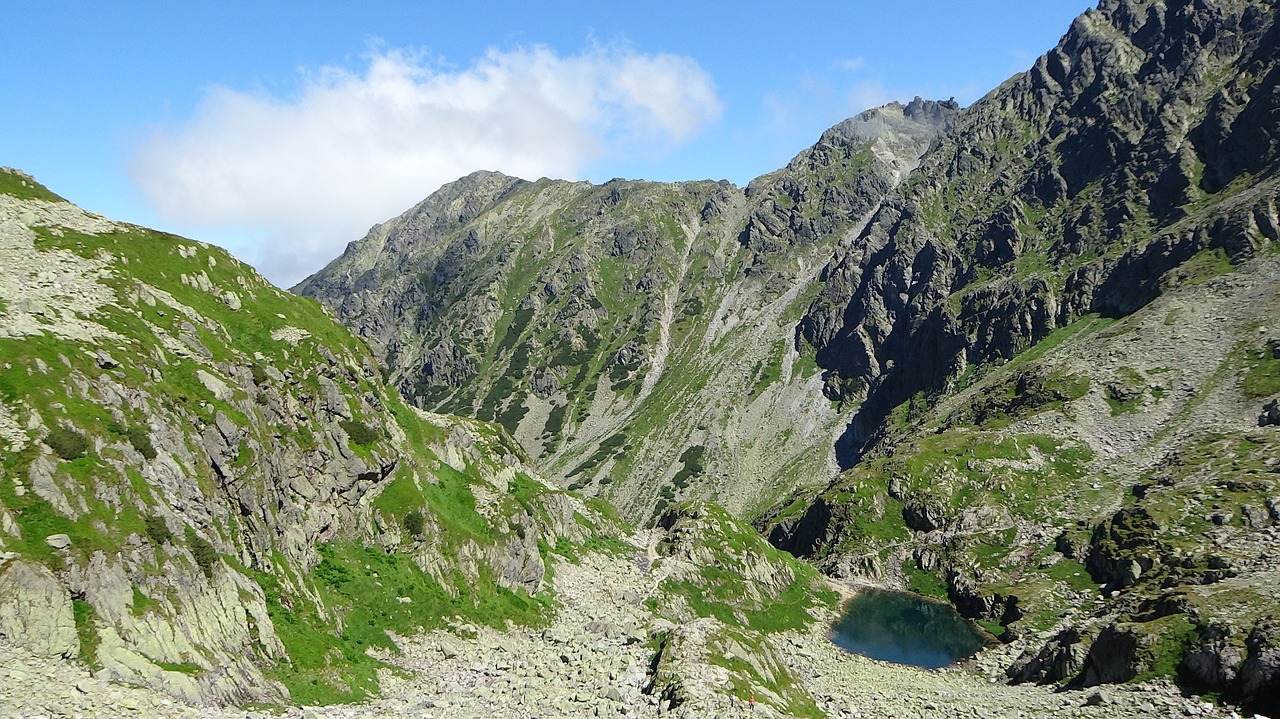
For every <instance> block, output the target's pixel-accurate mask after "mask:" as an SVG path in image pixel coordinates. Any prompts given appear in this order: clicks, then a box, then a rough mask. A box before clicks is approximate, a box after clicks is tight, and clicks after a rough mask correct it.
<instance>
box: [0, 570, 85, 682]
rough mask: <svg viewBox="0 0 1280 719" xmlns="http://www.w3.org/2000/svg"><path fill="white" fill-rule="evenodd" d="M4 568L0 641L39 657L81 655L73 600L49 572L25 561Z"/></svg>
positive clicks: (0, 575) (0, 580)
mask: <svg viewBox="0 0 1280 719" xmlns="http://www.w3.org/2000/svg"><path fill="white" fill-rule="evenodd" d="M5 564H6V565H7V566H5V565H0V637H3V638H5V639H6V640H8V641H10V642H12V643H14V644H16V645H18V646H20V647H24V648H26V649H28V650H30V651H31V652H33V653H35V654H39V655H42V656H51V657H64V658H68V657H74V656H76V655H78V654H79V652H80V639H79V637H78V636H77V635H76V623H75V617H74V615H73V613H72V609H71V596H70V595H69V594H68V593H67V590H66V589H65V588H64V587H63V586H62V584H61V583H60V582H59V581H58V580H57V578H56V577H54V576H53V573H52V572H50V571H49V570H48V569H47V568H45V567H43V566H41V565H39V564H31V563H29V562H24V561H21V560H17V561H14V560H12V559H10V560H6V563H5Z"/></svg>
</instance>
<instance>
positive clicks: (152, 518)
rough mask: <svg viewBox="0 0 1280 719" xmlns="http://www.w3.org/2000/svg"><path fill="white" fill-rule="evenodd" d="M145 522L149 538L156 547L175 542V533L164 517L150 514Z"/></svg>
mask: <svg viewBox="0 0 1280 719" xmlns="http://www.w3.org/2000/svg"><path fill="white" fill-rule="evenodd" d="M145 521H146V526H147V536H148V537H150V538H151V541H152V543H154V544H155V545H156V546H159V545H161V544H168V543H169V542H171V541H173V532H172V531H170V529H169V525H168V523H167V522H165V521H164V517H161V516H160V515H158V514H148V515H147V518H146V520H145Z"/></svg>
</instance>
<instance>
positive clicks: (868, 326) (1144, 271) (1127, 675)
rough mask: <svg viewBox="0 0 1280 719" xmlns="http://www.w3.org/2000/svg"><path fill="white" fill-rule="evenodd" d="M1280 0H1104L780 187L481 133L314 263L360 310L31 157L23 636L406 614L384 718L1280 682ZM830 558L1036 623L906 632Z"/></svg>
mask: <svg viewBox="0 0 1280 719" xmlns="http://www.w3.org/2000/svg"><path fill="white" fill-rule="evenodd" d="M1276 10H1277V5H1276V3H1275V2H1274V1H1272V0H1198V1H1197V2H1193V3H1164V2H1158V1H1156V0H1107V1H1105V2H1102V3H1101V4H1100V5H1099V7H1098V8H1097V9H1095V10H1091V11H1089V12H1087V13H1085V14H1084V15H1083V16H1081V18H1079V19H1078V20H1077V21H1076V22H1075V23H1073V25H1072V26H1071V28H1070V29H1069V30H1068V32H1067V33H1066V35H1065V36H1064V37H1063V38H1062V40H1061V42H1060V43H1059V45H1058V46H1057V47H1055V48H1054V49H1053V50H1051V51H1050V52H1048V53H1046V54H1045V55H1044V56H1043V57H1041V58H1039V59H1038V60H1037V61H1036V62H1035V63H1034V65H1033V66H1032V67H1031V68H1030V69H1029V70H1028V71H1027V72H1025V73H1021V74H1019V75H1017V76H1015V77H1013V78H1011V79H1010V80H1009V81H1007V82H1005V83H1003V84H1002V85H1001V86H1000V87H998V88H996V89H995V90H993V91H992V92H991V93H989V94H987V95H986V96H985V97H983V98H982V99H981V100H979V101H978V102H976V103H974V104H973V105H971V106H969V107H966V108H960V107H959V106H958V105H957V104H956V103H955V102H954V101H945V102H937V101H928V100H922V99H920V98H917V99H915V100H913V101H912V102H910V103H907V104H900V103H891V104H889V105H886V106H884V107H881V108H875V109H872V110H868V111H867V112H864V113H862V114H860V115H858V116H857V117H854V118H850V119H848V120H845V121H844V122H842V123H840V124H839V125H837V126H835V127H833V128H831V129H830V130H828V131H827V132H825V133H823V134H822V136H821V137H820V138H819V139H818V140H817V142H816V143H815V144H814V145H813V146H812V147H810V148H807V149H805V150H804V151H802V152H800V153H799V154H798V155H797V156H796V157H795V158H794V159H793V160H792V161H791V162H790V163H788V165H787V166H786V167H784V168H781V169H779V170H777V171H775V172H772V173H768V174H766V175H763V176H761V177H759V178H756V179H755V180H753V181H752V182H751V183H750V184H749V185H748V186H747V187H746V188H738V187H735V186H734V185H732V184H730V183H727V182H710V181H705V182H682V183H652V182H639V181H627V180H614V181H610V182H608V183H605V184H603V185H593V184H591V183H584V182H564V181H553V180H548V179H545V178H544V179H540V180H537V181H526V180H521V179H517V178H512V177H507V176H505V175H502V174H500V173H494V172H478V173H473V174H472V175H468V176H467V177H465V178H461V179H459V180H458V181H456V182H454V183H450V184H449V185H446V186H445V187H443V188H441V189H440V190H439V191H437V192H436V193H433V194H432V195H431V196H430V197H428V198H426V199H425V200H424V201H423V202H421V203H419V204H418V205H416V206H415V207H413V208H410V209H409V210H408V211H406V212H405V213H403V214H402V215H400V216H398V217H396V218H394V219H391V220H389V221H387V222H385V223H382V224H380V225H378V226H376V227H374V228H372V229H371V230H370V232H369V233H368V235H367V236H366V237H365V238H363V239H361V240H358V241H356V242H353V243H352V244H351V245H350V246H349V247H348V248H347V250H346V252H344V254H343V255H342V256H341V257H339V258H337V259H335V260H334V262H333V263H331V264H330V265H329V266H328V267H326V268H325V269H323V270H321V271H320V272H319V273H317V274H316V275H314V276H312V277H310V278H308V279H307V280H305V281H304V282H303V283H301V284H300V285H299V286H298V288H296V289H297V291H298V292H300V293H302V294H306V295H309V296H311V297H314V298H316V299H318V300H319V301H321V302H323V303H324V304H325V305H326V306H327V307H328V308H330V309H332V311H333V313H334V314H336V316H337V317H339V318H340V319H341V320H342V321H343V322H344V323H346V325H347V327H348V328H349V330H348V329H344V328H342V327H339V326H337V325H336V324H334V323H333V322H332V320H331V319H330V315H329V313H327V312H325V311H323V310H322V309H321V308H320V307H319V305H317V304H316V303H314V302H311V301H309V300H307V299H305V298H299V297H294V296H290V295H287V294H284V293H281V292H279V291H277V290H275V289H274V288H272V287H270V286H269V285H268V284H266V283H265V281H263V280H262V279H261V278H260V277H258V276H257V275H256V273H253V272H252V271H251V270H250V269H249V268H246V267H244V266H242V265H240V264H239V263H237V262H235V261H234V260H233V259H231V258H230V257H229V256H227V255H225V253H221V252H220V251H218V250H216V249H214V248H210V247H208V246H206V245H203V244H200V243H196V242H192V241H189V240H183V239H182V238H175V237H171V236H167V235H162V234H160V233H153V232H150V231H147V230H143V229H142V228H137V227H133V226H129V225H119V224H116V223H112V222H110V221H109V220H107V219H105V218H101V217H97V216H93V215H88V214H87V213H83V212H81V211H79V210H78V209H77V208H75V207H74V206H72V205H69V204H68V203H65V202H60V201H58V198H57V197H56V196H53V195H52V193H49V192H48V191H47V190H45V189H44V188H42V187H40V186H39V185H38V183H35V182H34V180H31V178H28V177H26V176H23V175H20V174H15V173H12V172H0V243H3V244H2V245H0V248H2V249H3V254H4V256H5V260H6V261H5V263H4V264H3V265H0V350H3V357H4V358H5V359H4V362H3V363H0V444H3V445H4V447H3V449H4V454H3V455H0V469H3V476H0V551H2V552H3V553H2V554H0V637H3V638H4V640H5V641H7V642H10V643H13V642H17V643H20V644H21V645H23V646H25V647H26V648H27V650H28V651H36V652H39V653H43V654H44V655H46V657H48V656H49V655H53V656H62V655H78V656H80V657H82V659H83V661H85V662H86V664H85V666H88V667H91V668H92V669H93V671H95V672H97V673H98V675H99V676H100V677H103V678H111V679H119V680H126V681H130V682H134V683H138V684H143V685H146V686H150V687H155V688H161V689H163V690H165V691H167V692H170V693H172V694H176V695H178V696H181V697H184V698H185V699H187V700H190V701H199V702H210V703H228V702H229V703H236V702H244V701H249V700H265V701H283V700H285V698H286V696H287V697H288V699H289V700H290V701H294V702H307V703H320V702H329V701H333V700H335V699H338V698H352V697H360V696H365V695H367V693H368V692H371V691H373V690H374V688H375V687H376V686H377V685H376V670H377V669H378V667H379V666H381V664H379V662H382V661H393V660H392V659H391V658H390V657H391V655H390V654H385V653H378V652H379V651H384V650H385V651H393V647H392V645H391V642H392V641H395V642H400V644H399V645H398V646H402V647H404V648H405V650H406V654H405V655H404V656H403V657H402V658H401V659H400V660H395V661H399V662H400V666H402V667H405V668H407V669H408V670H409V671H411V672H413V673H414V676H416V677H418V680H419V681H420V682H421V683H420V684H413V683H409V684H407V685H396V686H399V687H400V688H399V689H394V690H393V692H394V693H393V696H390V697H387V698H386V699H384V700H383V701H384V702H385V703H382V704H378V705H376V712H378V713H382V714H387V715H403V714H408V713H415V712H416V713H427V714H430V713H432V712H433V710H435V709H442V710H444V711H453V710H455V709H456V710H458V711H463V709H465V711H472V710H475V711H474V713H484V712H485V711H488V713H490V714H495V713H499V714H513V715H514V714H521V713H534V712H535V711H536V713H539V714H543V713H546V714H550V715H555V716H579V715H582V714H584V713H612V712H617V711H619V708H620V707H621V708H622V710H623V711H624V712H627V711H629V712H631V713H632V714H639V715H645V716H648V715H657V714H659V713H663V712H665V713H668V714H674V715H675V716H690V717H692V716H702V715H730V714H732V713H733V712H734V711H737V710H738V709H741V706H739V705H735V702H737V701H739V700H740V699H741V696H742V695H743V694H744V692H751V694H750V695H752V696H757V697H758V698H760V700H761V702H760V704H761V706H759V707H757V711H758V712H759V713H761V714H763V715H768V716H772V715H792V716H815V715H821V714H824V713H825V714H827V715H829V716H849V715H854V714H870V713H879V714H885V715H889V716H894V715H903V716H919V715H921V714H924V713H927V714H930V715H932V714H938V713H941V714H944V715H956V716H970V715H972V714H973V713H975V712H976V713H977V714H978V715H980V716H985V715H1001V714H1007V713H1012V712H1014V711H1024V712H1031V713H1035V714H1045V715H1050V714H1052V715H1058V714H1068V715H1070V714H1074V715H1079V716H1165V715H1169V714H1174V713H1182V714H1186V715H1188V716H1190V715H1193V714H1207V715H1213V714H1214V713H1215V712H1216V713H1223V712H1221V711H1219V710H1218V709H1216V708H1212V707H1210V708H1205V707H1204V706H1202V705H1201V704H1200V702H1199V700H1198V699H1197V700H1188V699H1184V698H1183V697H1181V696H1177V692H1188V693H1206V694H1208V695H1210V696H1215V697H1220V698H1222V699H1223V700H1225V701H1228V702H1232V703H1235V704H1237V705H1239V706H1240V707H1242V708H1244V709H1246V710H1249V711H1258V712H1263V713H1267V714H1271V715H1274V713H1275V711H1276V708H1277V706H1280V694H1278V693H1277V691H1276V683H1275V678H1276V677H1277V676H1280V664H1278V663H1277V661H1276V657H1277V656H1280V626H1278V625H1277V623H1276V620H1275V616H1276V615H1277V613H1278V612H1280V581H1277V580H1280V560H1277V558H1276V557H1275V556H1273V555H1275V552H1274V544H1275V537H1276V534H1277V531H1280V500H1277V497H1280V476H1278V475H1277V472H1278V468H1280V434H1277V432H1280V334H1278V333H1277V332H1276V328H1275V322H1274V318H1275V317H1276V316H1280V259H1278V258H1280V254H1278V250H1277V248H1278V247H1280V175H1278V174H1277V167H1278V166H1280V140H1278V137H1280V130H1278V129H1277V128H1280V125H1278V124H1277V123H1276V122H1275V121H1274V120H1275V113H1276V112H1277V108H1280V69H1277V68H1278V67H1280V63H1278V62H1277V60H1278V57H1277V54H1278V53H1280V41H1278V40H1280V35H1278V33H1280V24H1278V23H1277V22H1276V15H1277V13H1276ZM366 343H367V344H366ZM378 365H381V366H380V367H378ZM402 397H403V399H402ZM406 401H407V404H411V405H417V409H413V408H411V407H409V406H407V404H406ZM452 415H464V416H469V417H472V419H461V418H459V417H456V416H452ZM490 423H492V424H490ZM512 440H514V441H512ZM533 466H537V467H539V469H540V471H541V472H542V474H544V475H545V476H547V477H549V478H550V481H546V482H544V481H542V480H540V479H538V476H539V475H538V473H535V472H533V470H532V469H531V468H532V467H533ZM584 496H589V497H592V499H585V498H584ZM600 499H606V500H609V501H611V502H613V503H614V504H616V505H617V506H618V507H619V510H618V511H619V513H620V514H621V515H622V516H625V517H627V518H630V519H632V520H634V521H635V523H636V524H637V525H638V526H639V527H640V531H637V532H634V533H632V532H631V531H630V529H629V528H628V527H626V526H625V525H624V524H623V523H622V522H621V521H620V520H618V519H617V517H616V515H615V513H614V511H613V510H612V509H611V508H610V507H609V506H608V505H607V504H605V503H603V502H601V501H599V500H600ZM706 500H711V501H714V502H716V503H718V504H719V505H723V507H721V506H717V505H716V504H711V503H709V502H707V501H706ZM744 520H749V521H750V522H752V523H753V524H754V528H755V531H753V529H752V528H750V527H748V526H747V525H746V524H744V523H743V521H744ZM762 535H763V537H767V538H768V541H769V543H771V544H772V545H773V546H768V545H766V544H765V542H764V540H763V538H762ZM781 550H785V552H784V551H781ZM793 555H794V556H793ZM795 556H800V557H803V558H804V559H805V560H807V562H808V563H804V562H800V561H797V560H796V559H795ZM814 567H817V568H819V569H821V570H822V571H823V572H824V573H825V574H826V575H827V577H829V578H831V579H834V580H835V581H837V582H841V583H844V584H846V585H856V584H859V583H864V582H870V583H874V584H879V585H887V586H891V587H899V588H906V589H910V590H912V591H916V592H919V593H922V594H927V595H931V596H933V597H935V598H938V599H939V600H942V601H947V602H949V603H951V604H953V605H955V607H956V608H957V609H958V610H959V611H960V612H961V613H963V614H964V615H965V616H967V617H969V618H972V619H974V620H976V621H979V622H981V623H982V624H983V626H984V628H985V629H987V630H988V631H990V632H991V633H992V634H995V635H998V636H999V637H1000V639H1001V640H1002V641H1003V642H1005V644H1003V645H1002V646H1000V647H998V648H996V649H993V650H989V651H987V652H985V653H984V654H982V655H980V656H979V657H978V659H977V660H975V662H974V664H975V666H976V667H977V669H976V671H978V672H980V673H981V674H980V675H974V674H970V673H966V672H952V673H946V674H938V675H932V674H930V675H927V676H924V675H919V674H913V673H911V672H909V671H908V670H903V671H904V672H905V673H898V672H896V671H890V670H884V669H883V668H881V669H874V668H868V667H869V666H870V665H868V664H866V663H864V662H860V660H856V659H849V658H847V657H842V656H840V655H839V654H837V653H835V651H834V650H833V649H832V648H831V647H830V646H829V645H827V644H826V643H825V639H824V636H825V635H824V632H825V629H824V622H826V621H829V620H830V619H831V618H832V616H833V611H834V606H835V601H836V600H835V597H834V596H833V595H832V594H830V593H829V592H827V591H825V581H826V580H825V579H824V578H822V577H820V576H819V575H818V574H817V573H816V572H815V571H814ZM553 595H554V598H553ZM557 602H560V604H559V605H558V606H559V608H560V610H561V611H560V612H558V613H557V612H556V608H557V604H556V603H557ZM15 607H16V608H17V609H14V608H15ZM574 612H576V614H575V613H574ZM544 623H545V624H544ZM366 627H368V628H369V629H366ZM544 627H545V629H544ZM419 628H421V629H425V630H429V631H431V632H432V633H430V634H429V635H428V636H427V637H426V638H423V639H412V640H409V639H403V634H404V633H414V632H416V631H417V630H418V629H419ZM384 630H392V631H393V632H394V633H395V634H396V637H389V635H387V634H386V632H385V631H384ZM451 631H452V632H458V633H461V634H462V635H465V636H478V637H479V640H478V641H475V642H470V641H464V640H463V639H460V638H459V637H458V636H455V634H453V633H450V632H451ZM370 647H374V648H375V652H374V654H375V655H376V658H375V656H374V655H371V654H370V653H369V652H368V651H367V650H368V649H369V648H370ZM378 648H380V649H378ZM4 651H8V649H7V645H0V652H4ZM4 656H5V657H6V658H8V657H10V656H16V655H13V654H12V653H9V654H4ZM24 661H25V660H24ZM477 668H478V669H477ZM477 677H484V678H483V679H477ZM498 677H501V678H502V679H504V680H505V679H510V683H509V684H502V683H501V682H500V681H498V679H497V678H498ZM1152 679H1160V680H1169V681H1172V682H1176V683H1177V684H1178V685H1179V689H1178V690H1177V691H1175V690H1174V689H1172V688H1170V687H1171V685H1170V684H1167V683H1160V682H1157V683H1155V684H1150V683H1147V680H1152ZM14 680H15V681H19V682H21V681H23V680H22V677H21V676H19V677H16V678H14ZM491 680H492V681H491ZM992 680H997V683H995V684H993V683H992ZM998 680H1004V681H1008V682H1011V683H1014V684H1019V685H1020V686H1016V687H1009V686H1004V685H1003V684H1001V683H999V681H998ZM477 682H479V683H481V684H485V686H484V690H485V691H481V690H480V689H479V688H477ZM486 682H487V683H486ZM521 682H523V683H521ZM1099 684H1117V685H1126V686H1124V687H1117V688H1115V689H1107V690H1105V691H1104V690H1099V689H1096V688H1092V687H1096V686H1097V685H1099ZM1027 685H1045V686H1043V687H1042V686H1027ZM22 686H24V687H27V686H29V683H27V684H22ZM405 686H408V687H409V689H404V687H405ZM424 686H429V687H433V688H432V689H431V690H430V691H432V692H436V694H433V695H432V696H434V697H436V698H435V699H432V700H431V701H432V702H433V703H432V704H430V705H427V704H424V703H423V702H422V699H421V696H420V695H419V688H420V687H424ZM463 686H465V687H467V689H465V690H464V689H462V688H461V687H463ZM863 686H869V687H871V689H869V690H867V691H865V692H864V691H863V690H861V689H859V687H863ZM449 687H457V688H456V691H455V689H451V688H449ZM1051 688H1052V689H1062V691H1052V690H1051ZM1086 688H1087V689H1086ZM1079 690H1083V692H1082V691H1079ZM24 691H26V690H25V689H24ZM286 692H287V694H286ZM486 692H487V693H486ZM436 701H440V702H443V703H444V704H446V705H447V707H448V708H447V709H446V708H445V707H444V706H441V705H439V704H435V703H434V702H436ZM333 711H334V712H335V713H334V714H331V716H337V715H339V714H340V713H341V712H345V711H347V710H346V709H335V710H333Z"/></svg>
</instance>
